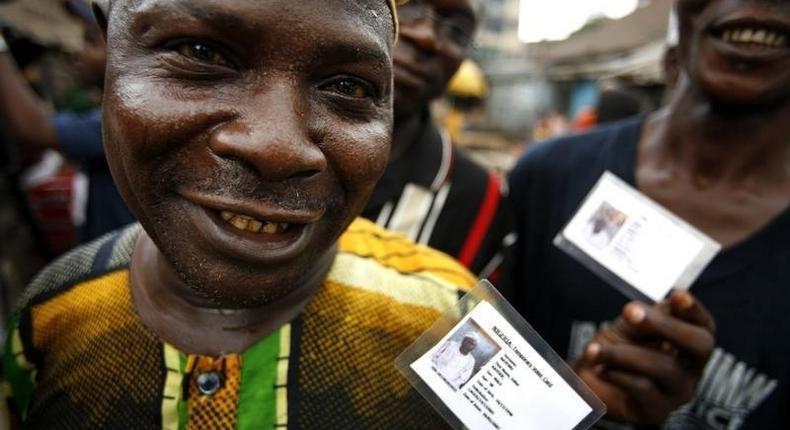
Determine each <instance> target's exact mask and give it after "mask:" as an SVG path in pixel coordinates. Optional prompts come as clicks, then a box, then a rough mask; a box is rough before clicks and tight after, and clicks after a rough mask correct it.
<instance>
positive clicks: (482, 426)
mask: <svg viewBox="0 0 790 430" xmlns="http://www.w3.org/2000/svg"><path fill="white" fill-rule="evenodd" d="M458 309H459V310H460V312H459V314H457V315H449V314H448V315H445V316H443V317H442V318H441V319H440V320H439V321H437V322H436V324H434V326H433V327H431V329H429V330H428V331H427V332H425V333H424V334H423V335H422V336H421V337H420V338H419V339H417V341H415V343H414V344H413V345H412V346H410V347H409V348H408V349H407V350H406V351H404V352H403V353H402V354H401V355H400V356H399V357H398V358H397V359H396V361H395V365H396V367H397V368H398V370H400V372H401V373H403V375H404V376H406V378H407V379H408V380H409V382H410V383H411V384H412V385H413V386H414V387H415V388H416V389H417V391H419V392H420V394H422V396H423V397H425V399H426V400H427V401H428V402H429V403H430V404H431V405H432V406H433V407H434V408H435V409H436V410H437V411H438V412H439V413H440V414H441V415H442V416H443V417H444V419H445V420H446V421H447V422H448V423H449V424H450V425H451V426H452V427H454V428H456V429H464V428H468V429H471V430H487V429H494V430H500V429H501V430H508V429H513V430H515V429H518V430H545V429H554V430H584V429H587V428H589V427H590V426H592V425H593V424H594V423H595V422H596V421H597V420H598V419H600V417H601V416H603V414H604V412H605V410H606V408H605V406H604V405H603V403H601V401H600V400H599V399H598V398H597V397H595V395H594V394H593V393H592V391H591V390H590V389H589V388H588V387H587V386H586V385H585V384H584V383H583V382H582V381H581V380H580V379H579V378H578V377H577V376H576V375H575V374H574V373H573V371H572V370H571V369H570V368H569V367H568V366H567V365H566V364H565V362H564V361H563V360H562V359H561V358H560V357H559V356H558V355H557V354H556V353H555V352H554V351H553V350H551V348H550V347H549V346H548V344H546V342H545V341H544V340H543V339H542V338H540V336H538V334H537V333H536V332H535V331H534V330H533V329H532V328H531V327H530V326H529V324H527V322H526V321H524V319H523V318H522V317H521V316H520V315H519V314H518V313H517V312H516V311H515V309H513V308H512V307H511V306H510V304H509V303H507V301H506V300H505V299H504V298H503V297H502V296H501V295H500V294H499V292H497V291H496V289H495V288H494V287H493V286H492V285H491V284H490V283H488V282H487V281H481V283H480V284H479V285H478V286H477V287H476V288H475V289H474V290H472V291H471V292H469V293H468V294H467V295H466V296H464V298H462V299H461V300H460V301H459V302H458Z"/></svg>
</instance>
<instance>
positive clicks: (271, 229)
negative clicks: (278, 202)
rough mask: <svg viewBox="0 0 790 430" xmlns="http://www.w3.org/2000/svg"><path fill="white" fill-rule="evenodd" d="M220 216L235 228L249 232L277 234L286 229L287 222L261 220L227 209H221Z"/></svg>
mask: <svg viewBox="0 0 790 430" xmlns="http://www.w3.org/2000/svg"><path fill="white" fill-rule="evenodd" d="M220 216H221V217H222V219H223V220H225V222H227V223H228V224H230V225H232V226H233V227H235V228H236V229H237V230H242V231H249V232H251V233H263V234H278V233H283V232H285V231H286V230H288V227H289V224H286V223H282V222H269V221H261V220H259V219H256V218H253V217H251V216H248V215H241V214H237V213H234V212H229V211H221V212H220Z"/></svg>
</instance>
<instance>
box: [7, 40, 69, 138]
mask: <svg viewBox="0 0 790 430" xmlns="http://www.w3.org/2000/svg"><path fill="white" fill-rule="evenodd" d="M0 37H2V36H0ZM0 44H4V43H3V42H0ZM0 121H2V123H3V125H4V127H5V129H6V131H7V132H8V133H10V135H11V136H12V137H13V138H14V139H16V141H17V142H18V143H19V145H21V146H24V147H35V148H41V149H43V148H53V149H54V148H57V146H58V139H57V134H56V133H55V128H54V126H53V125H52V123H51V121H50V114H49V113H48V112H47V110H46V109H45V108H44V106H43V105H42V103H41V101H40V100H39V99H38V97H37V96H36V94H35V93H34V92H33V90H32V89H31V88H30V86H29V85H28V83H27V81H25V79H24V77H23V76H22V73H21V72H20V71H19V69H18V68H17V66H16V63H15V62H14V60H13V58H12V57H11V54H10V53H9V52H3V51H2V50H0Z"/></svg>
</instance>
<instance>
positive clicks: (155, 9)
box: [133, 0, 251, 29]
mask: <svg viewBox="0 0 790 430" xmlns="http://www.w3.org/2000/svg"><path fill="white" fill-rule="evenodd" d="M163 13H164V14H165V16H167V14H168V13H171V14H178V15H179V16H180V17H186V18H194V19H196V20H199V21H201V22H204V23H206V24H207V25H211V26H212V27H217V28H220V29H221V28H225V29H241V28H245V27H250V26H251V25H250V24H249V23H247V22H246V21H245V20H244V18H243V17H242V14H241V13H239V12H237V11H229V10H226V9H224V8H223V7H222V6H220V5H217V4H196V3H195V2H192V1H185V0H177V1H164V2H163V1H144V2H141V3H140V5H139V7H138V8H136V10H134V11H133V16H134V17H135V18H138V19H143V20H145V19H147V18H150V17H157V16H160V15H161V14H163Z"/></svg>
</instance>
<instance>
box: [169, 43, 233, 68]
mask: <svg viewBox="0 0 790 430" xmlns="http://www.w3.org/2000/svg"><path fill="white" fill-rule="evenodd" d="M170 49H172V50H173V51H175V52H177V53H178V54H179V55H180V56H181V57H183V58H185V59H187V60H190V61H194V62H197V63H201V64H205V65H211V66H219V67H227V68H233V63H232V62H231V61H229V60H228V58H227V57H226V56H225V55H223V54H222V52H221V51H220V49H219V48H217V47H215V46H213V45H212V44H210V43H206V42H200V41H184V42H176V43H173V44H171V45H170Z"/></svg>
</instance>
